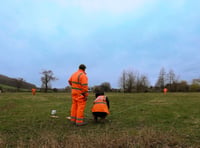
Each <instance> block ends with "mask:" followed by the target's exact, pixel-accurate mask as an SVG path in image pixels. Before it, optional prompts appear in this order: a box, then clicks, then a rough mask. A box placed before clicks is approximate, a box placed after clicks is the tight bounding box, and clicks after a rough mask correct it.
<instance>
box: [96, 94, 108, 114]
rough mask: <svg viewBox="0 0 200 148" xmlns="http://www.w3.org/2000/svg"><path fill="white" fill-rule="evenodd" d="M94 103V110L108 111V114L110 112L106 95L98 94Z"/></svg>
mask: <svg viewBox="0 0 200 148" xmlns="http://www.w3.org/2000/svg"><path fill="white" fill-rule="evenodd" d="M93 103H94V105H93V107H92V112H106V113H107V114H109V113H110V112H109V110H108V106H107V103H106V96H98V97H97V98H96V99H95V100H94V102H93Z"/></svg>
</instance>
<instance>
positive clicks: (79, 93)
mask: <svg viewBox="0 0 200 148" xmlns="http://www.w3.org/2000/svg"><path fill="white" fill-rule="evenodd" d="M85 69H86V66H85V65H84V64H81V65H79V69H78V71H76V72H74V73H73V74H72V75H71V77H70V78H69V80H68V82H69V84H70V86H71V95H72V105H71V119H70V120H71V122H72V123H75V124H76V125H77V126H82V125H86V124H87V123H86V122H85V121H84V110H85V106H86V101H87V97H88V78H87V75H86V72H85Z"/></svg>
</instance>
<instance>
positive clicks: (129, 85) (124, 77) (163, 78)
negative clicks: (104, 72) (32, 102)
mask: <svg viewBox="0 0 200 148" xmlns="http://www.w3.org/2000/svg"><path fill="white" fill-rule="evenodd" d="M41 74H42V77H41V82H42V88H43V89H44V91H45V92H47V91H48V89H49V88H51V83H50V82H51V81H54V80H57V78H56V77H55V76H54V74H53V72H52V71H51V70H44V71H43V72H42V73H41ZM119 85H120V89H113V88H112V87H111V85H110V83H109V82H103V83H101V84H100V85H96V86H93V87H91V88H90V90H91V91H94V92H96V91H104V92H110V91H115V92H116V91H117V92H160V91H163V89H164V88H168V90H169V91H170V92H189V91H192V92H196V91H200V79H193V81H192V84H190V85H189V84H188V83H187V81H184V80H179V76H177V75H176V74H175V72H174V71H173V70H172V69H170V70H169V71H168V72H166V70H165V69H164V68H161V70H160V72H159V74H158V78H157V81H156V83H155V86H150V81H149V79H148V76H147V75H146V74H141V73H139V72H138V71H132V70H123V72H122V74H121V76H120V78H119ZM66 89H67V90H68V91H70V87H69V86H68V87H66Z"/></svg>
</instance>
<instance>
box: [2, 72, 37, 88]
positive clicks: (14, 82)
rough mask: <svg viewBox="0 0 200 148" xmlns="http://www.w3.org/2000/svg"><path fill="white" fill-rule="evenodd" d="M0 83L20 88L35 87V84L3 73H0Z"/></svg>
mask: <svg viewBox="0 0 200 148" xmlns="http://www.w3.org/2000/svg"><path fill="white" fill-rule="evenodd" d="M0 84H1V85H7V86H11V87H15V88H20V89H21V88H22V89H31V88H33V87H35V88H36V85H34V84H31V83H28V82H25V81H24V80H20V79H17V78H10V77H7V76H5V75H1V74H0Z"/></svg>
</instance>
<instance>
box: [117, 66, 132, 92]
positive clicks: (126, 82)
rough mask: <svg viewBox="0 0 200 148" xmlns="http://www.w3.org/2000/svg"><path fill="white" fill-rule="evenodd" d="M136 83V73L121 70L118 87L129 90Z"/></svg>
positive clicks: (125, 90)
mask: <svg viewBox="0 0 200 148" xmlns="http://www.w3.org/2000/svg"><path fill="white" fill-rule="evenodd" d="M135 85H136V74H135V73H134V72H132V71H125V70H124V71H123V72H122V76H121V77H120V87H121V88H122V89H123V91H124V92H131V91H132V90H133V88H134V87H135Z"/></svg>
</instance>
